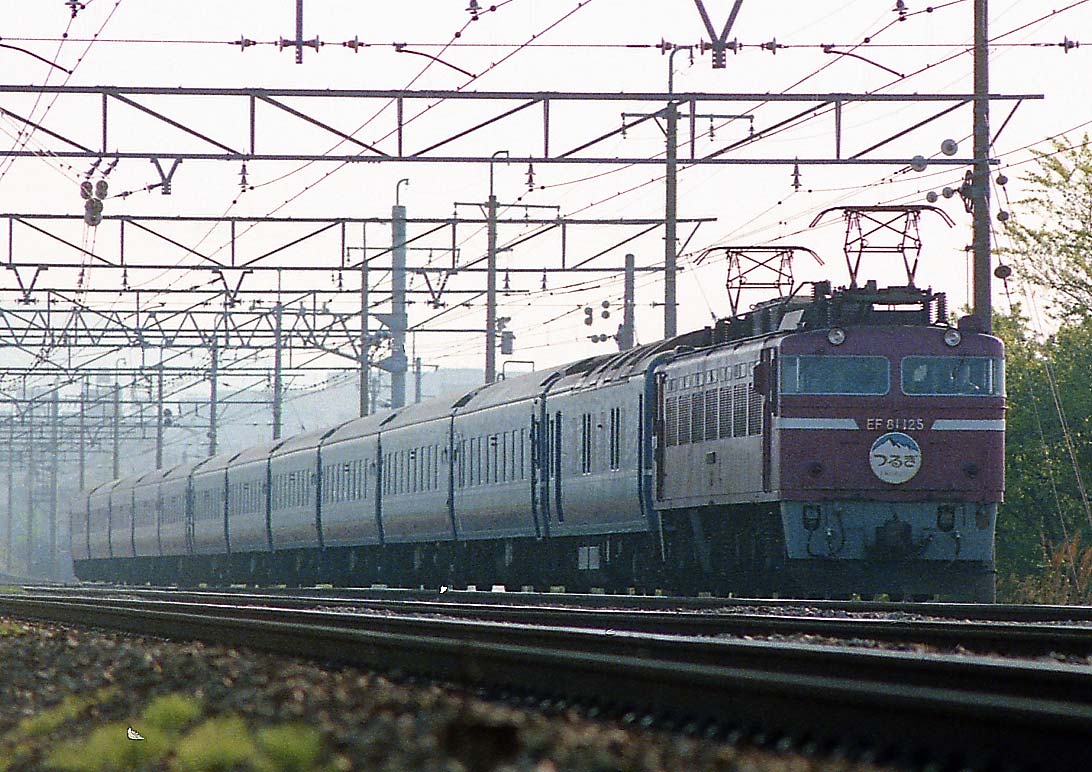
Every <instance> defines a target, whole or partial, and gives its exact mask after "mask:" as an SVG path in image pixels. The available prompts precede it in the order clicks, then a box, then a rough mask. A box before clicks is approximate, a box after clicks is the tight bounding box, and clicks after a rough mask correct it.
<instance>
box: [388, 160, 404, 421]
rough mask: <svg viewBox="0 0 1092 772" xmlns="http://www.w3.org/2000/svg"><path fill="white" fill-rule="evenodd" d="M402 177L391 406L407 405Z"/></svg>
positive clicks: (395, 219)
mask: <svg viewBox="0 0 1092 772" xmlns="http://www.w3.org/2000/svg"><path fill="white" fill-rule="evenodd" d="M403 182H404V183H406V184H409V180H407V179H401V180H399V181H398V184H397V185H395V186H394V206H393V207H392V208H391V318H390V320H389V324H388V325H387V326H388V327H390V330H391V356H390V360H389V361H390V366H389V367H388V369H389V370H390V374H391V408H400V407H404V406H405V404H406V327H408V324H407V320H406V207H404V206H402V204H401V203H400V201H399V189H400V188H401V186H402V183H403Z"/></svg>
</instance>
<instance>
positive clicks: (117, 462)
mask: <svg viewBox="0 0 1092 772" xmlns="http://www.w3.org/2000/svg"><path fill="white" fill-rule="evenodd" d="M113 429H114V438H113V439H114V476H113V478H111V479H114V480H117V479H118V478H120V477H121V385H120V384H119V383H118V382H117V381H116V380H115V381H114V426H113Z"/></svg>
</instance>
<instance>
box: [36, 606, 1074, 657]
mask: <svg viewBox="0 0 1092 772" xmlns="http://www.w3.org/2000/svg"><path fill="white" fill-rule="evenodd" d="M120 592H121V593H122V594H131V595H135V596H137V597H138V598H144V599H152V598H155V597H156V595H157V594H158V595H159V597H162V598H164V599H166V598H169V599H171V600H173V601H179V602H186V603H204V604H208V605H219V606H239V605H245V606H251V607H253V606H268V607H277V608H284V609H315V608H319V607H330V606H333V607H343V608H344V609H346V610H352V611H362V610H366V611H384V612H390V613H396V614H407V615H417V616H420V615H441V616H446V617H449V618H454V619H467V620H476V621H485V622H511V623H516V624H525V625H552V626H565V627H577V628H594V629H609V630H619V631H626V632H633V633H651V634H660V635H689V636H714V635H734V636H753V635H760V636H770V635H782V636H787V635H810V636H823V637H827V638H836V639H841V640H846V639H864V640H870V641H883V642H886V643H902V644H911V643H917V644H927V645H930V646H936V647H941V648H947V649H955V648H957V647H958V648H962V649H965V650H967V651H973V652H979V653H1004V654H1010V655H1023V656H1036V655H1045V654H1050V653H1055V654H1076V655H1089V654H1092V627H1088V626H1074V625H1046V624H1035V625H1032V624H1027V623H1016V622H978V621H968V620H964V621H959V622H955V621H939V620H916V619H915V620H905V619H862V618H859V617H849V618H846V617H822V616H790V615H787V614H773V613H760V614H754V613H739V612H736V613H727V614H718V613H714V612H709V611H704V612H703V611H689V610H648V609H610V608H581V607H574V606H568V607H566V606H561V605H545V604H541V603H539V604H535V605H527V606H523V605H515V604H511V603H507V604H498V603H483V602H462V603H459V602H451V601H439V600H410V599H403V600H392V599H361V598H338V597H323V596H321V595H314V596H295V595H263V594H258V593H251V594H242V595H240V594H237V593H234V592H201V591H192V590H190V591H187V590H179V591H148V590H140V589H135V590H124V591H120ZM445 594H446V593H445ZM53 596H54V597H72V598H78V597H79V595H78V593H75V594H73V593H67V594H66V593H63V592H56V591H55V592H54V593H53Z"/></svg>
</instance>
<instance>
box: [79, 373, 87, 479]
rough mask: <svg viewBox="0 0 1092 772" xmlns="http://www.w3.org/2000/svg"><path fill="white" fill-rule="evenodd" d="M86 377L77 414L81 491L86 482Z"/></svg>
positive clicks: (81, 389) (82, 385) (81, 386)
mask: <svg viewBox="0 0 1092 772" xmlns="http://www.w3.org/2000/svg"><path fill="white" fill-rule="evenodd" d="M86 415H87V378H86V377H84V379H83V382H82V383H81V384H80V415H79V425H80V428H79V434H80V436H79V451H80V464H79V475H80V490H81V491H82V490H83V489H84V488H85V487H87V486H86V482H87V447H86V443H87V423H86V421H87V418H86Z"/></svg>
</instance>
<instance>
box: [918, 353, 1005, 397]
mask: <svg viewBox="0 0 1092 772" xmlns="http://www.w3.org/2000/svg"><path fill="white" fill-rule="evenodd" d="M902 391H903V393H904V394H910V395H924V396H951V395H959V396H971V397H999V396H1001V395H1003V394H1004V393H1005V361H1004V360H1003V359H1000V358H994V357H966V356H964V357H960V356H947V357H905V358H904V359H903V360H902Z"/></svg>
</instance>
